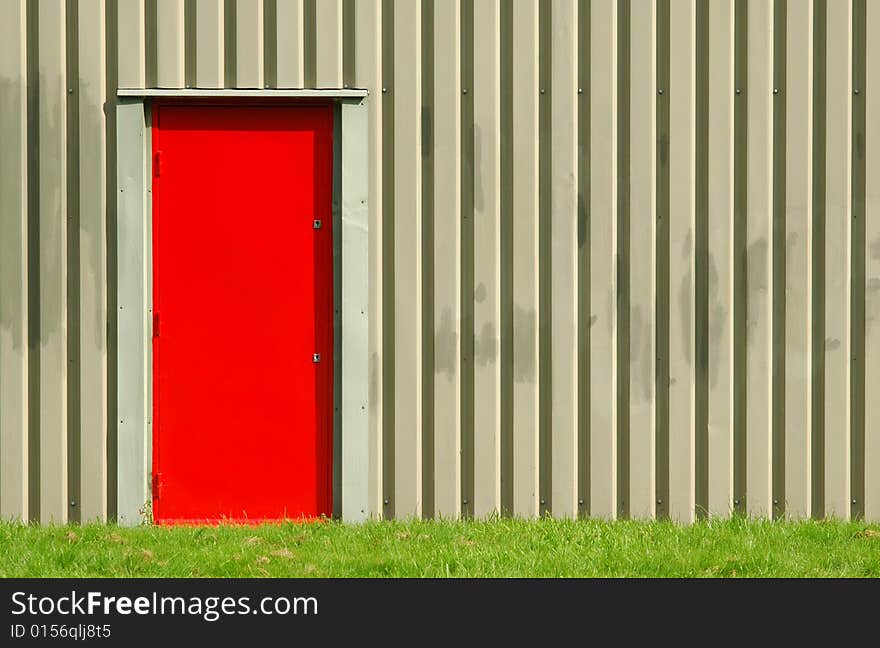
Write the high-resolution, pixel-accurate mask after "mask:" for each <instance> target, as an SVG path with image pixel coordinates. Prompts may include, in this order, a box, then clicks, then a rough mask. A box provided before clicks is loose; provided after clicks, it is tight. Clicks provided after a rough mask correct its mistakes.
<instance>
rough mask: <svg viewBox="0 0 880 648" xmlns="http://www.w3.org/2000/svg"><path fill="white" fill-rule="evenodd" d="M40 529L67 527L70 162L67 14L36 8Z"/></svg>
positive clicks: (56, 3) (50, 6) (46, 5)
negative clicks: (43, 525)
mask: <svg viewBox="0 0 880 648" xmlns="http://www.w3.org/2000/svg"><path fill="white" fill-rule="evenodd" d="M38 12H39V21H40V23H39V24H40V29H39V35H38V42H39V48H40V63H39V87H40V90H39V92H40V95H39V102H38V106H39V122H40V145H39V150H38V155H39V174H40V193H39V220H40V229H39V241H40V243H39V246H40V250H39V259H40V278H39V283H38V286H39V291H40V292H39V295H40V296H39V308H40V310H39V321H40V328H39V339H40V383H39V387H40V395H39V401H38V402H39V407H40V480H41V499H40V521H41V522H44V523H45V522H65V521H66V520H67V507H68V500H67V406H68V403H67V360H68V354H67V339H68V336H67V298H66V292H67V273H66V270H67V225H66V222H67V195H66V193H67V192H66V186H67V158H66V151H65V133H66V130H67V110H66V97H67V89H66V87H65V78H66V75H65V65H66V62H65V59H66V57H65V40H66V38H65V36H66V34H65V12H64V3H63V2H61V0H53V1H51V2H40V3H39V9H38Z"/></svg>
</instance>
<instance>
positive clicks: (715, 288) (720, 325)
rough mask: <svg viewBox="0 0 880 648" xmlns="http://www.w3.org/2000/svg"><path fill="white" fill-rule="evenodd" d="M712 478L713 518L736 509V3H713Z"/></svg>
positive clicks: (710, 186) (710, 226) (710, 161)
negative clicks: (734, 136)
mask: <svg viewBox="0 0 880 648" xmlns="http://www.w3.org/2000/svg"><path fill="white" fill-rule="evenodd" d="M708 4H709V7H708V9H709V26H708V29H709V72H708V75H709V88H708V92H709V117H710V124H711V127H710V128H709V134H708V137H709V142H708V146H709V159H708V174H707V175H708V230H709V231H708V238H709V243H708V245H709V266H708V268H707V269H706V270H707V272H708V273H709V276H708V284H709V287H708V303H707V308H708V320H709V321H708V329H709V330H708V335H709V350H708V363H709V376H708V382H709V388H708V421H707V422H708V428H709V429H708V455H709V456H708V473H709V493H708V506H709V514H710V515H712V516H719V517H726V516H728V515H730V513H731V510H732V507H733V408H734V399H733V390H734V376H733V358H734V353H735V352H736V351H735V347H734V344H733V340H734V329H735V325H734V317H733V315H734V311H733V284H734V276H735V274H736V267H735V265H734V255H733V251H734V247H733V242H734V212H733V185H734V179H733V122H734V97H735V95H734V87H733V85H734V84H733V66H734V51H733V46H734V2H733V0H721V1H717V0H716V1H715V2H709V3H708Z"/></svg>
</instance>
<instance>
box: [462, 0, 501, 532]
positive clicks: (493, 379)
mask: <svg viewBox="0 0 880 648" xmlns="http://www.w3.org/2000/svg"><path fill="white" fill-rule="evenodd" d="M500 4H501V3H500V2H499V0H476V2H474V18H473V27H474V34H473V47H474V50H473V79H472V81H471V83H470V91H471V92H473V121H474V129H473V133H474V134H473V137H474V168H473V170H472V172H473V178H474V232H473V240H474V241H475V242H476V241H479V245H476V244H475V245H474V281H473V286H474V295H473V298H474V326H473V335H474V423H473V434H474V455H473V457H474V459H473V466H474V481H473V484H474V492H473V494H472V497H473V508H472V510H473V512H474V516H475V517H478V518H484V517H486V516H488V515H492V514H493V513H500V511H501V409H500V408H501V364H502V362H501V357H500V348H499V343H500V330H501V299H500V297H501V292H500V289H501V200H502V196H501V130H500V126H501V121H500V118H501V113H500V104H499V100H500V92H501V86H500V81H501V77H500V72H501V58H500V55H501V50H500V37H501V22H500Z"/></svg>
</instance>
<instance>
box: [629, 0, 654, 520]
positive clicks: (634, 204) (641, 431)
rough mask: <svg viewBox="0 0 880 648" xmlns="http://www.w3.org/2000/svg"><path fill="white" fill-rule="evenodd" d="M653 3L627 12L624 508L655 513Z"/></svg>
mask: <svg viewBox="0 0 880 648" xmlns="http://www.w3.org/2000/svg"><path fill="white" fill-rule="evenodd" d="M656 23H657V2H656V0H648V1H647V2H635V3H633V4H632V7H631V14H630V25H631V26H630V52H631V53H630V57H631V58H630V72H629V74H630V85H631V90H630V102H631V109H630V118H629V124H630V126H629V128H630V156H629V159H628V160H627V161H626V163H627V164H628V165H629V178H630V182H629V184H630V223H631V228H630V236H629V239H630V257H629V258H630V288H629V291H630V381H629V395H630V398H629V412H630V414H629V421H630V461H629V498H628V499H629V513H630V515H631V516H632V517H633V518H648V519H650V518H653V517H654V513H655V509H654V507H655V500H656V497H655V494H654V489H655V480H656V473H655V468H654V464H655V455H656V447H655V441H654V439H655V437H654V428H655V403H656V400H655V375H656V363H655V358H656V357H657V354H656V350H655V345H656V319H655V317H654V299H655V296H656V295H655V293H656V275H655V267H656V236H657V222H656V221H657V219H656V217H655V212H656V201H657V192H656V185H657V178H656V173H657V167H656V142H657V128H656V112H657V110H656V97H657V86H656V81H655V79H656V77H657V70H656V68H657V65H656V56H657V42H656V36H655V33H656V31H655V30H656Z"/></svg>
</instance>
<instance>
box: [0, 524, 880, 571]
mask: <svg viewBox="0 0 880 648" xmlns="http://www.w3.org/2000/svg"><path fill="white" fill-rule="evenodd" d="M0 576H2V577H52V576H55V577H80V576H92V577H108V576H109V577H116V576H121V577H165V576H180V577H189V576H215V577H259V576H278V577H301V576H318V577H384V576H411V577H446V576H455V577H459V576H461V577H510V576H524V577H531V576H548V577H554V576H586V577H597V576H598V577H603V576H608V577H618V576H633V577H638V576H661V577H665V576H676V577H713V576H730V577H756V576H757V577H801V576H819V577H821V576H830V577H864V576H868V577H880V528H878V526H877V525H868V524H864V523H860V522H836V521H835V522H821V521H810V522H799V523H797V522H768V521H748V520H744V519H732V520H727V521H719V522H702V523H698V524H695V525H693V526H690V527H683V526H677V525H674V524H671V523H667V522H654V523H646V522H630V521H625V522H614V523H608V522H596V521H570V520H552V519H542V520H535V521H525V520H513V519H506V518H505V519H498V520H493V521H489V522H422V521H411V522H370V523H367V524H363V525H347V524H341V523H338V522H329V523H323V524H320V523H319V524H306V525H300V524H292V523H287V524H282V525H264V526H257V527H242V526H221V527H202V528H199V527H180V528H171V529H169V528H160V527H152V526H142V527H135V528H120V527H115V526H106V525H87V526H55V527H38V526H25V525H19V524H10V523H0Z"/></svg>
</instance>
